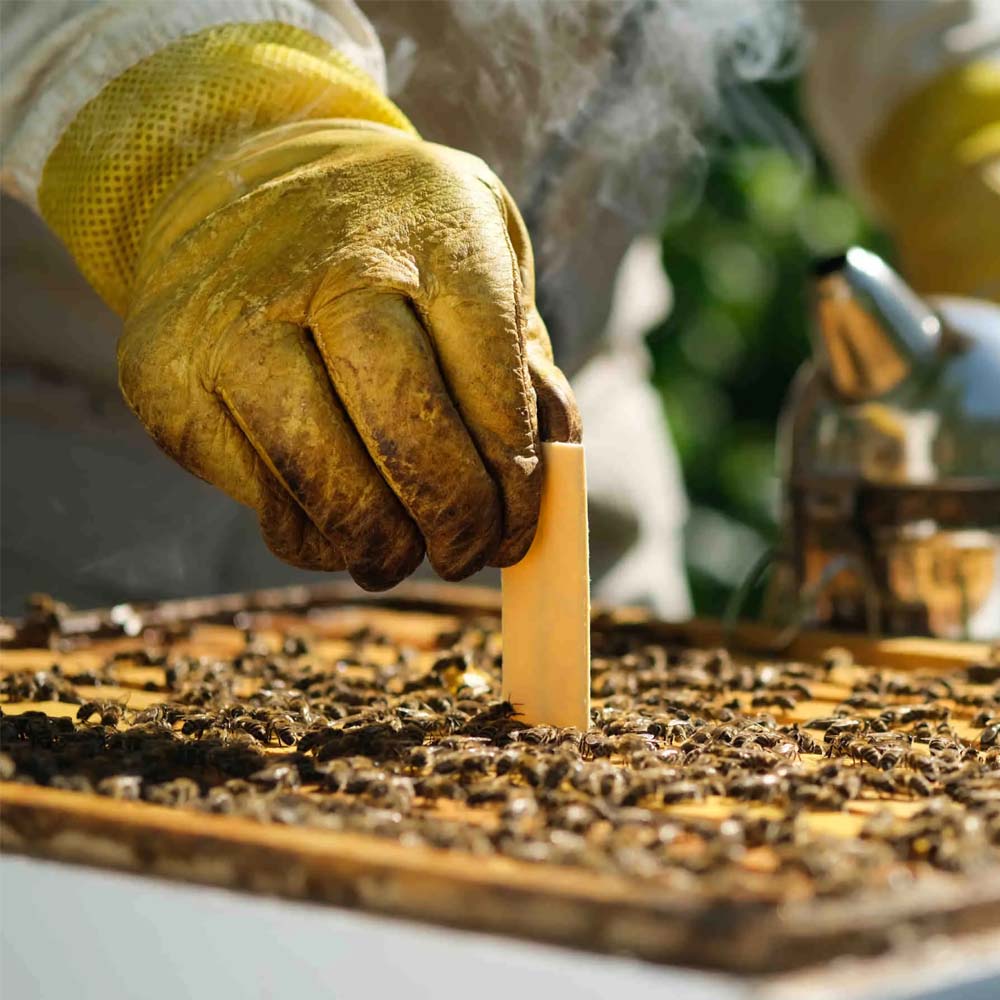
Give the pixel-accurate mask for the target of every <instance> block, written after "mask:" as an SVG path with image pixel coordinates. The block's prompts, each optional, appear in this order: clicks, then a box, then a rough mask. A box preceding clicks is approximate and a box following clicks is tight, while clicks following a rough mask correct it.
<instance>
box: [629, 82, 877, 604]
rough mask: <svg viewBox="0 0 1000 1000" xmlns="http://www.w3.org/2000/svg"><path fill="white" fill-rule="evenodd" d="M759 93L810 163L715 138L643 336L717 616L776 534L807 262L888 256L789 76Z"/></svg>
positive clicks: (703, 583)
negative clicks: (853, 248) (777, 449)
mask: <svg viewBox="0 0 1000 1000" xmlns="http://www.w3.org/2000/svg"><path fill="white" fill-rule="evenodd" d="M764 96H765V97H766V98H767V99H768V100H769V101H770V102H771V105H772V107H774V108H776V109H777V110H778V111H779V112H780V113H781V114H783V115H784V116H785V117H786V119H787V120H788V121H790V122H791V123H793V124H794V125H795V126H796V127H797V128H798V129H799V131H800V133H801V134H802V136H803V137H804V138H805V140H806V142H807V144H808V146H809V147H811V149H812V154H813V159H814V162H813V163H811V164H810V163H808V162H803V160H804V159H807V158H803V157H801V156H793V155H792V154H791V153H790V152H788V151H785V150H783V149H781V148H777V147H776V146H775V145H773V144H764V143H763V142H761V143H745V142H736V141H729V142H726V143H724V144H723V145H722V146H721V147H720V148H717V149H716V151H715V154H714V156H713V159H712V162H711V164H710V166H709V170H708V176H707V179H706V182H705V189H704V193H703V196H702V198H701V200H700V202H699V203H698V207H697V209H696V210H694V211H693V212H689V213H688V214H687V215H686V216H685V217H683V218H679V219H674V220H672V221H670V222H668V224H667V227H666V229H665V231H664V234H663V264H664V267H665V269H666V272H667V275H668V276H669V278H670V282H671V284H672V286H673V292H674V305H673V309H672V311H671V314H670V316H669V317H668V319H667V320H666V321H665V322H664V323H663V325H662V326H660V327H658V328H656V329H654V330H652V331H651V332H650V334H649V336H648V343H649V346H650V348H651V351H652V354H653V358H654V380H655V384H656V386H657V388H658V389H659V392H660V395H661V397H662V400H663V405H664V409H665V412H666V415H667V419H668V421H669V423H670V427H671V430H672V432H673V436H674V440H675V442H676V445H677V449H678V452H679V454H680V458H681V462H682V465H683V468H684V476H685V481H686V484H687V490H688V496H689V499H690V503H691V518H690V520H689V524H688V529H687V539H686V541H687V570H688V576H689V580H690V584H691V589H692V594H693V597H694V602H695V608H696V611H697V612H698V613H700V614H713V615H717V614H720V613H721V612H722V610H723V609H724V607H725V604H726V601H727V599H728V597H729V595H730V593H731V592H732V589H733V588H734V587H735V586H736V585H737V584H738V583H739V582H740V580H742V578H743V576H744V575H745V573H746V571H747V570H748V569H749V567H750V566H751V564H752V563H753V562H754V560H755V559H756V557H757V555H758V554H759V553H760V552H761V551H763V549H764V548H765V547H767V546H769V545H770V544H772V542H773V541H774V540H775V539H776V537H777V515H778V500H779V488H778V482H777V478H776V474H775V473H776V467H775V456H774V439H775V427H776V423H777V419H778V413H779V411H780V409H781V405H782V403H783V401H784V397H785V394H786V392H787V390H788V388H789V386H790V384H791V381H792V378H793V376H794V374H795V372H796V370H797V369H798V367H799V365H800V364H801V363H802V361H803V360H804V359H805V358H806V357H807V355H808V354H809V327H810V322H809V316H808V308H809V305H808V276H809V268H810V263H811V261H812V260H813V259H815V258H817V257H820V256H825V255H828V254H831V253H837V252H839V251H841V250H843V249H845V248H846V247H847V246H848V245H850V244H852V243H861V244H863V245H865V246H867V247H868V248H870V249H872V250H874V251H876V252H877V253H882V254H883V255H885V256H887V257H889V258H890V259H891V254H890V253H889V248H888V246H887V243H886V240H885V238H884V236H882V235H881V234H880V233H878V232H877V231H876V230H875V229H874V228H873V227H872V226H871V224H870V223H869V222H868V221H866V219H865V218H864V216H863V215H862V212H861V210H860V209H859V207H858V206H857V205H856V204H855V203H854V202H853V201H852V200H851V199H850V198H849V197H848V196H847V195H846V194H845V193H844V192H843V191H841V190H839V189H838V187H837V186H836V183H835V181H834V180H833V177H832V175H831V173H830V170H829V167H828V165H827V164H826V162H825V161H824V160H823V158H822V156H821V155H820V153H819V151H818V149H817V147H816V144H815V142H814V141H813V140H812V137H811V135H810V133H809V130H808V127H807V125H806V123H805V121H804V119H803V117H802V115H801V113H800V110H799V105H798V93H797V89H796V85H795V83H794V81H792V82H788V83H785V84H781V85H776V86H771V87H767V88H765V89H764ZM750 610H752V606H751V609H750Z"/></svg>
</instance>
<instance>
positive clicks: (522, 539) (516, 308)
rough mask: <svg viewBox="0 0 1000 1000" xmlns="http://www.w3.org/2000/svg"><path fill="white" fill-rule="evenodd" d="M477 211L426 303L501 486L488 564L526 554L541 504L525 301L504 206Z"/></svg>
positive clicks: (461, 401)
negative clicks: (469, 236)
mask: <svg viewBox="0 0 1000 1000" xmlns="http://www.w3.org/2000/svg"><path fill="white" fill-rule="evenodd" d="M494 199H495V208H496V210H495V211H492V212H486V213H482V214H481V217H480V220H479V224H478V227H479V231H478V232H477V234H476V237H475V243H474V246H473V248H472V249H471V250H470V249H469V247H468V246H465V245H464V244H463V245H462V246H461V247H460V249H459V253H458V254H456V257H455V259H452V260H446V261H438V262H436V273H437V274H438V275H441V276H443V277H442V278H440V280H441V282H442V285H443V287H442V288H441V289H440V290H439V291H438V292H437V293H436V294H435V295H434V296H433V297H432V298H431V299H429V301H427V302H426V303H425V304H424V308H425V310H426V319H427V323H428V326H429V329H430V331H431V335H432V337H433V341H434V348H435V351H436V353H437V357H438V361H439V364H440V366H441V372H442V374H443V375H444V380H445V382H446V384H447V386H448V389H449V391H450V393H451V396H452V399H454V401H455V406H456V407H457V409H458V412H459V413H460V414H461V416H462V419H463V421H464V422H465V425H466V426H467V427H468V429H469V433H470V434H471V435H472V438H473V440H474V441H475V442H476V447H477V448H478V449H479V453H480V455H482V458H483V462H484V463H485V465H486V468H487V469H488V470H489V472H490V474H491V475H492V476H493V479H494V480H495V481H496V482H497V483H498V485H499V487H500V496H501V500H502V504H503V539H502V541H501V543H500V546H499V548H498V549H497V551H496V552H495V553H494V555H493V558H492V560H491V565H494V566H509V565H511V564H512V563H515V562H517V561H518V560H519V559H521V557H522V556H523V555H524V554H525V552H527V550H528V547H529V546H530V544H531V540H532V538H534V535H535V527H536V525H537V522H538V508H539V503H540V501H541V466H540V461H539V448H538V420H537V416H536V412H535V406H536V402H535V393H534V391H533V389H532V386H531V379H530V375H529V372H528V365H527V358H526V354H525V320H526V316H525V303H524V301H523V292H522V287H521V279H520V275H519V272H518V264H517V260H516V257H515V254H514V251H513V248H512V246H511V243H510V240H509V238H508V234H507V229H506V221H505V218H504V214H503V203H502V202H501V201H500V200H499V199H498V198H495V195H494Z"/></svg>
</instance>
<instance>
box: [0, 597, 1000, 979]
mask: <svg viewBox="0 0 1000 1000" xmlns="http://www.w3.org/2000/svg"><path fill="white" fill-rule="evenodd" d="M328 606H334V607H335V608H336V611H335V612H334V613H333V617H334V618H336V620H337V622H339V627H340V628H341V629H342V630H343V632H344V634H347V633H348V632H350V631H352V630H354V629H356V628H358V627H359V626H361V625H365V624H367V623H372V622H377V623H378V624H379V625H380V627H383V628H385V629H386V631H389V632H390V634H396V635H402V636H405V639H406V641H407V642H411V643H413V644H414V645H416V646H418V647H419V646H420V645H421V644H426V643H428V642H429V641H430V640H431V638H432V637H433V636H436V635H437V634H438V633H439V632H440V631H441V630H442V629H443V628H446V627H447V626H448V623H449V622H451V623H454V622H457V621H461V620H463V619H467V618H468V617H470V616H480V615H495V614H496V613H497V611H498V607H499V604H498V595H496V594H495V593H494V592H492V591H486V590H477V589H474V588H466V587H455V586H448V585H437V584H430V585H428V584H413V585H410V586H406V587H401V588H399V589H398V590H397V591H395V592H393V594H391V595H388V596H384V597H380V598H375V597H372V596H371V595H367V594H363V592H361V591H358V590H356V589H355V588H353V587H351V586H345V585H340V584H336V585H330V586H324V587H319V588H289V589H285V590H276V591H263V592H257V593H254V594H249V595H233V596H230V597H223V598H208V599H204V600H191V601H171V602H164V603H162V604H158V605H155V606H150V607H148V608H137V609H134V610H132V611H129V610H127V609H123V608H118V609H106V610H101V611H95V612H76V613H73V614H71V615H69V616H67V617H66V618H65V619H64V621H63V633H64V634H65V635H66V636H68V637H70V643H72V637H73V636H74V635H76V636H79V637H80V638H81V639H85V638H86V637H88V636H92V635H101V634H105V635H108V636H115V635H120V633H121V624H122V622H123V621H126V622H127V620H128V618H129V615H133V616H138V617H139V618H141V620H142V623H143V624H144V625H146V626H154V627H155V626H168V625H176V624H181V623H184V622H205V621H222V620H231V619H232V616H233V615H234V614H235V613H237V612H241V611H243V612H247V613H250V614H253V615H256V616H258V618H257V620H258V621H263V622H266V621H267V619H268V616H270V617H271V618H272V619H273V622H274V623H275V624H279V625H280V623H281V622H282V620H283V616H286V615H287V614H288V613H295V612H301V611H305V610H307V609H309V608H316V607H328ZM330 620H331V619H330V616H329V615H328V616H327V619H326V621H327V626H328V628H329V622H330ZM594 628H595V630H596V631H600V630H608V629H612V630H617V631H623V632H629V631H633V632H640V633H641V634H643V635H649V636H650V637H652V638H655V639H658V640H663V641H665V642H671V643H677V644H690V645H696V646H702V647H706V646H714V645H718V644H719V643H720V641H721V640H722V639H723V638H724V636H723V632H722V629H721V627H720V626H719V625H718V624H717V623H714V622H710V621H693V622H688V623H683V624H668V623H663V622H659V621H656V620H653V619H651V618H649V617H648V616H646V615H644V614H642V613H641V612H637V611H630V610H627V609H625V610H619V611H614V612H611V611H601V610H597V611H596V612H595V619H594ZM226 629H227V626H224V625H222V626H217V627H216V631H215V632H214V633H212V635H213V636H214V640H215V641H218V642H220V643H222V644H223V645H224V644H225V641H226V639H225V636H226ZM231 631H233V632H236V631H237V630H235V629H231ZM207 634H208V633H206V635H207ZM15 637H16V629H15V628H14V627H13V626H12V625H11V624H10V623H8V624H7V625H6V639H7V640H8V642H10V640H12V639H14V638H15ZM774 639H775V635H774V633H773V632H772V631H770V630H768V629H766V628H764V627H761V626H756V625H744V626H740V627H739V628H738V629H737V630H736V631H735V633H734V634H733V636H732V637H731V644H732V645H733V646H734V647H739V648H741V649H744V650H747V651H752V652H756V653H761V652H770V651H771V649H772V644H773V642H774ZM109 641H110V642H111V643H112V644H114V643H117V642H121V641H122V640H119V639H115V638H112V639H110V640H109ZM833 645H836V646H840V647H844V648H846V649H847V650H849V651H850V652H851V653H852V654H853V656H854V658H855V660H856V662H858V663H862V664H870V665H873V666H879V667H892V668H894V669H904V670H905V669H911V668H920V669H922V670H931V671H935V670H940V671H948V670H953V669H955V668H957V667H962V666H965V665H969V664H972V663H977V662H985V661H986V659H987V658H988V657H989V656H990V655H991V650H990V649H989V648H988V646H986V645H985V644H975V643H954V642H940V641H935V640H926V639H885V640H872V639H867V638H863V637H848V636H845V635H841V634H837V635H833V634H822V633H803V634H802V635H800V636H799V637H797V638H796V640H795V641H794V642H793V643H792V644H791V645H790V646H789V647H788V648H786V649H785V650H784V651H783V655H784V656H788V657H792V658H799V659H810V658H815V657H817V656H818V655H819V654H820V653H821V652H822V651H823V650H825V649H827V648H828V647H830V646H833ZM67 655H72V654H67ZM52 659H53V654H52V653H51V652H50V651H49V650H47V649H42V648H24V649H20V650H13V649H11V650H9V651H8V652H6V653H5V654H4V655H3V657H2V661H0V670H2V671H6V670H14V669H25V668H27V667H30V666H31V665H32V664H33V663H37V664H42V663H48V662H51V660H52ZM74 707H75V706H74ZM829 820H830V823H831V824H832V825H837V824H842V823H844V822H845V821H850V820H852V817H843V816H841V815H840V814H831V815H830V817H829ZM848 825H850V824H848ZM849 832H850V831H848V833H849ZM0 846H2V849H3V850H6V851H10V852H14V853H21V854H26V855H31V856H35V857H41V858H49V859H55V860H60V861H67V862H74V863H82V864H91V865H97V866H100V867H105V868H111V869H118V870H122V871H129V872H136V873H144V874H149V875H155V876H160V877H166V878H172V879H179V880H184V881H189V882H195V883H202V884H211V885H217V886H222V887H226V888H231V889H238V890H245V891H250V892H257V893H268V894H275V895H278V896H283V897H287V898H294V899H306V900H313V901H322V902H327V903H331V904H333V905H337V906H344V907H350V908H359V909H363V910H366V911H369V912H373V913H381V914H387V915H394V916H402V917H410V918H416V919H421V920H427V921H431V922H435V923H440V924H444V925H451V926H456V927H462V928H468V929H477V930H483V931H490V932H496V933H501V934H507V935H512V936H517V937H526V938H530V939H532V940H536V941H547V942H552V943H557V944H563V945H569V946H573V947H579V948H586V949H592V950H596V951H603V952H614V953H628V954H632V955H637V956H640V957H642V958H646V959H649V960H653V961H658V962H675V963H676V962H680V963H683V964H687V965H695V966H704V967H712V968H722V969H727V970H731V971H738V972H744V973H763V972H774V971H779V970H784V969H789V968H795V967H801V966H805V965H809V964H812V963H815V962H820V961H823V960H825V959H828V958H830V957H832V956H835V955H840V954H848V953H849V954H876V953H880V952H883V951H885V950H887V949H889V948H891V947H892V946H893V944H894V943H895V942H897V941H898V940H900V939H902V938H905V937H907V936H910V937H912V936H914V935H916V936H924V935H929V934H936V933H949V934H951V933H962V932H968V931H980V930H984V929H987V928H993V927H998V926H1000V868H997V869H995V870H992V871H991V872H990V873H988V875H985V876H981V877H977V878H976V879H975V880H971V879H969V878H966V877H962V876H959V875H955V876H952V875H946V874H944V873H939V874H937V875H935V876H934V877H930V878H922V879H920V880H918V881H917V882H915V883H914V884H912V885H910V886H908V887H907V888H906V889H904V890H901V891H898V892H894V893H892V895H891V897H887V895H886V894H885V893H874V894H872V895H871V896H869V897H864V898H859V897H851V898H850V899H847V900H804V901H802V902H800V903H796V902H792V903H789V904H784V905H782V906H780V907H775V906H768V905H765V904H762V903H761V902H759V901H754V900H750V901H746V902H728V903H726V904H725V905H720V904H719V903H717V902H715V903H712V902H706V901H703V900H698V899H684V898H678V897H677V896H676V894H670V893H666V892H664V891H663V889H658V888H654V887H645V886H643V885H641V884H637V883H636V881H635V880H634V879H625V878H621V877H618V876H612V875H604V874H596V873H591V872H584V871H578V870H574V869H560V868H553V867H551V866H539V865H535V864H529V863H526V862H519V861H514V860H511V859H507V858H502V857H487V858H479V857H477V858H472V857H465V856H461V855H456V854H455V853H454V852H447V851H442V850H434V849H429V848H418V847H404V846H401V845H399V844H397V843H394V842H391V841H385V840H379V839H376V838H374V837H367V836H362V835H358V834H348V833H339V832H337V833H334V832H327V831H320V830H312V829H307V828H289V827H281V826H276V825H273V824H259V823H256V822H252V821H250V820H246V819H241V818H235V817H228V816H213V815H205V814H202V813H195V812H187V811H179V810H174V809H168V808H164V807H160V806H155V805H150V804H147V803H132V802H120V801H116V800H110V799H103V798H98V797H95V796H87V795H80V794H77V793H72V792H66V791H60V790H56V789H51V788H43V787H36V786H28V785H19V784H15V783H0Z"/></svg>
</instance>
